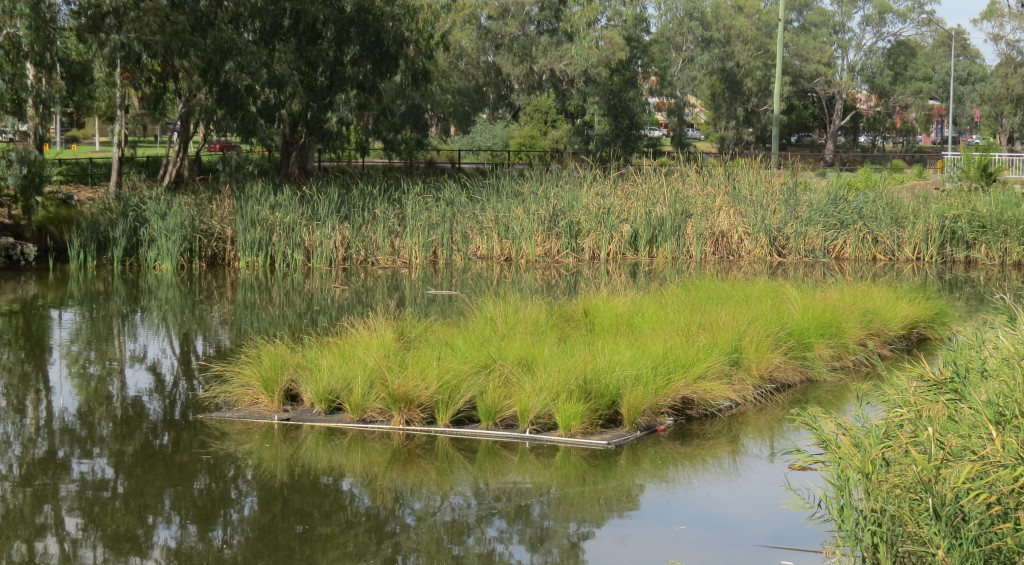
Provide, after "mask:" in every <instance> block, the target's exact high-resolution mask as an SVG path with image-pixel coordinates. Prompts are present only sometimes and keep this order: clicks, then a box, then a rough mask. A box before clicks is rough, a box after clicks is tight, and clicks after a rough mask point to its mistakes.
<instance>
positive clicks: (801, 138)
mask: <svg viewBox="0 0 1024 565" xmlns="http://www.w3.org/2000/svg"><path fill="white" fill-rule="evenodd" d="M815 141H817V139H815V138H814V135H813V134H810V133H806V132H805V133H798V134H796V135H794V136H792V137H790V138H789V142H790V143H792V144H794V145H809V144H811V143H814V142H815Z"/></svg>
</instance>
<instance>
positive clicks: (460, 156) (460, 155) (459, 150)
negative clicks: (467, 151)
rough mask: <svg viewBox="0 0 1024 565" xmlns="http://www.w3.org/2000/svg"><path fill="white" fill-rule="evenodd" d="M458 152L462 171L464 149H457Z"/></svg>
mask: <svg viewBox="0 0 1024 565" xmlns="http://www.w3.org/2000/svg"><path fill="white" fill-rule="evenodd" d="M456 151H458V154H459V168H460V169H461V168H462V149H456Z"/></svg>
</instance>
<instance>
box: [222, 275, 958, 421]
mask: <svg viewBox="0 0 1024 565" xmlns="http://www.w3.org/2000/svg"><path fill="white" fill-rule="evenodd" d="M465 308H466V311H465V314H464V316H463V317H461V318H458V319H455V320H450V321H441V320H436V319H431V318H415V317H412V316H410V315H396V316H381V315H374V316H370V317H369V318H366V319H361V320H357V321H352V322H350V324H349V326H348V328H347V329H346V330H344V331H342V332H340V333H338V334H336V335H327V336H323V337H318V338H308V339H305V340H301V341H285V342H259V343H257V344H256V345H255V346H251V347H246V348H244V349H243V350H242V351H241V352H240V353H239V354H238V356H237V357H236V358H234V359H232V360H228V361H224V362H222V363H220V364H218V365H217V366H216V368H215V370H214V371H213V376H214V382H213V384H212V385H211V387H210V392H209V394H210V396H211V398H213V399H214V400H216V401H218V402H221V403H225V404H227V405H228V406H258V407H263V408H266V409H271V410H280V409H281V408H282V399H291V400H292V402H293V403H295V404H297V405H302V406H310V407H314V408H316V409H317V410H319V411H321V412H334V411H347V412H349V414H350V415H352V416H353V417H355V418H357V419H366V420H390V421H392V422H393V423H395V424H397V425H405V424H423V423H440V424H451V423H453V422H455V421H459V422H462V423H478V424H479V425H481V426H482V427H506V426H514V427H518V428H519V429H523V430H526V429H543V430H558V431H559V433H562V434H564V435H579V434H581V433H585V432H587V431H590V430H593V429H596V428H602V427H603V428H607V427H624V428H627V429H635V428H637V427H641V426H644V425H647V424H649V423H651V422H653V421H655V420H657V419H658V418H660V417H663V416H665V415H667V414H692V413H695V412H701V411H705V410H708V409H714V408H715V407H717V406H720V405H722V404H723V403H738V402H748V401H752V400H755V399H757V398H758V395H759V393H760V392H761V391H763V390H764V389H765V388H766V387H770V386H772V385H778V384H781V385H789V384H795V383H798V382H803V381H807V380H812V379H821V378H825V377H826V376H827V374H828V372H829V371H830V370H834V369H836V368H837V367H840V366H843V365H849V364H850V363H853V362H855V361H856V360H857V359H858V357H860V356H864V355H868V354H879V353H881V354H884V353H885V352H886V351H887V348H889V347H892V346H905V345H908V344H911V343H914V342H916V341H917V340H919V339H924V338H929V337H935V336H936V335H937V334H938V331H939V330H940V329H941V328H942V327H943V325H944V324H945V323H946V318H947V316H948V313H947V310H946V309H945V307H944V306H942V304H941V303H940V302H939V301H938V300H937V299H936V298H935V297H934V296H932V295H929V294H926V293H924V292H923V291H919V290H916V289H911V288H894V287H883V286H877V285H840V284H836V285H830V286H826V287H824V288H817V289H816V288H812V287H809V286H805V285H798V284H788V283H781V282H770V281H763V280H758V281H730V280H726V281H722V280H715V279H703V278H697V279H692V280H687V281H686V282H682V283H678V284H674V285H672V286H669V287H665V288H659V289H655V290H653V291H650V292H647V293H639V292H619V293H609V292H597V293H591V294H587V295H584V296H582V297H580V298H579V299H576V300H572V301H556V302H547V301H542V300H539V299H525V298H518V297H513V296H498V297H492V298H485V299H482V300H479V301H475V302H467V303H466V304H465ZM272 375H277V377H276V378H271V376H272Z"/></svg>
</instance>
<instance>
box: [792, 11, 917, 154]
mask: <svg viewBox="0 0 1024 565" xmlns="http://www.w3.org/2000/svg"><path fill="white" fill-rule="evenodd" d="M934 4H935V0H819V10H818V13H817V15H816V16H815V17H814V18H813V21H814V22H815V25H816V26H819V27H818V33H819V38H820V41H822V42H823V46H824V47H825V48H824V49H822V51H821V52H822V54H823V58H822V59H821V61H820V62H819V63H818V65H817V70H816V74H817V75H818V77H817V79H816V80H815V81H814V82H813V83H812V84H813V88H814V89H815V90H816V91H817V92H818V94H819V97H820V98H821V100H822V101H823V103H824V104H825V105H824V110H825V114H826V117H827V123H826V134H825V155H824V162H825V164H826V165H831V164H832V163H833V162H834V160H835V152H836V143H837V141H838V139H839V130H840V128H842V127H843V126H844V125H846V124H847V123H849V122H850V120H851V119H853V117H854V115H855V114H856V113H857V112H858V109H857V108H849V107H848V105H847V100H848V97H849V96H850V95H851V93H855V92H860V91H863V89H864V87H865V83H864V79H865V72H866V70H867V67H868V65H869V63H870V62H871V61H872V58H873V57H875V56H876V55H877V54H878V53H879V52H880V51H881V50H883V49H885V48H886V47H887V46H888V45H890V44H891V43H892V42H894V41H896V40H898V39H900V38H903V37H906V36H908V35H910V34H911V33H912V32H914V31H915V30H917V29H918V28H919V27H920V25H921V24H920V20H921V18H922V17H923V16H925V15H928V14H929V13H930V12H929V9H930V7H931V6H932V5H934Z"/></svg>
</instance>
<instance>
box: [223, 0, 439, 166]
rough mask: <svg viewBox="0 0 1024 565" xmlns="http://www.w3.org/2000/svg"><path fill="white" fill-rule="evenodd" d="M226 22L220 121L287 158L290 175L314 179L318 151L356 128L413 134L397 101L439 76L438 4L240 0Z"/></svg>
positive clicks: (369, 0) (225, 15)
mask: <svg viewBox="0 0 1024 565" xmlns="http://www.w3.org/2000/svg"><path fill="white" fill-rule="evenodd" d="M221 17H223V18H224V20H225V21H226V22H228V28H227V29H226V30H225V34H226V35H225V36H224V37H223V39H224V46H223V48H222V49H221V50H218V51H216V52H215V53H214V54H213V56H214V57H221V58H222V59H223V64H222V69H221V75H222V77H223V78H222V80H221V82H220V83H219V84H218V86H217V88H215V89H213V91H212V92H211V95H212V96H213V102H214V103H215V104H216V106H217V108H218V111H219V114H220V118H219V119H220V120H222V121H223V122H227V123H231V124H232V125H233V127H234V129H235V131H237V132H238V133H240V134H242V135H243V136H244V137H246V138H250V139H255V140H258V141H260V142H262V143H263V144H264V145H266V146H268V147H271V148H273V149H274V150H275V151H276V152H278V154H279V172H280V174H281V176H282V177H284V178H287V179H299V178H303V177H305V176H308V175H310V174H312V172H313V166H314V153H315V150H316V149H317V147H319V146H321V145H323V144H325V143H331V142H336V141H338V140H341V139H343V138H344V137H345V136H346V135H347V134H349V133H351V132H352V131H357V132H362V133H363V134H364V135H370V136H374V137H376V136H377V135H381V136H398V137H400V136H402V135H403V133H404V134H405V135H406V136H408V135H410V132H409V131H406V130H405V127H404V125H402V126H399V127H401V128H402V129H401V130H400V131H395V129H394V126H395V121H394V120H395V119H397V118H401V117H403V115H404V116H405V117H408V116H407V115H405V114H403V109H401V108H398V109H396V104H401V103H402V102H405V101H406V100H411V101H415V96H416V92H417V91H418V89H420V88H421V87H422V85H423V84H425V83H426V82H427V80H428V79H429V76H430V68H431V61H432V59H433V57H434V53H435V47H436V38H435V37H434V31H435V29H436V27H435V13H434V10H433V5H431V4H425V3H420V2H415V1H412V0H400V1H386V0H325V1H323V2H318V3H315V4H313V3H292V2H234V3H229V4H227V5H226V6H225V8H224V11H223V15H222V16H221ZM395 96H400V97H404V96H408V97H409V98H408V99H406V100H396V99H395V98H394V97H395ZM410 129H411V128H410Z"/></svg>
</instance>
